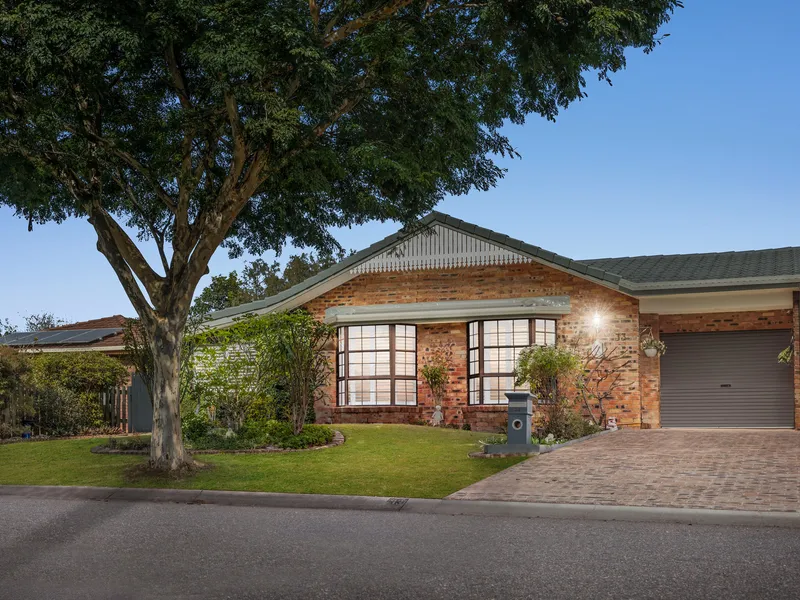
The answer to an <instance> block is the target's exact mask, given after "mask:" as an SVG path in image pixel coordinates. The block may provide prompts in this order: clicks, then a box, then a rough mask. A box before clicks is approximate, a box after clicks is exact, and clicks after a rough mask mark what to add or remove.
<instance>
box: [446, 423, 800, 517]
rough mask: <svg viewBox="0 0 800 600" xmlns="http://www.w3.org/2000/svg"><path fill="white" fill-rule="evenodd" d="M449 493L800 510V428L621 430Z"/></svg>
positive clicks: (522, 499)
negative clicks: (794, 429)
mask: <svg viewBox="0 0 800 600" xmlns="http://www.w3.org/2000/svg"><path fill="white" fill-rule="evenodd" d="M476 460H478V459H476ZM480 460H489V459H480ZM449 497H450V498H453V499H460V500H514V501H519V502H548V503H551V502H552V503H568V504H617V505H626V506H669V507H677V508H721V509H734V510H736V509H738V510H773V511H795V512H798V511H800V432H798V431H790V430H752V429H751V430H739V431H731V430H713V429H712V430H675V429H672V430H668V429H664V430H652V431H619V432H617V433H612V434H609V435H603V436H599V437H597V438H594V439H591V440H589V441H587V442H583V443H580V444H576V445H574V446H570V447H567V448H563V449H561V450H557V451H555V452H553V453H551V454H543V455H541V456H536V457H533V458H531V459H529V460H527V461H525V462H522V463H520V464H518V465H516V466H514V467H511V468H510V469H506V470H505V471H502V472H500V473H498V474H496V475H493V476H491V477H489V478H487V479H484V480H483V481H479V482H478V483H475V484H473V485H471V486H469V487H466V488H464V489H463V490H460V491H458V492H456V493H454V494H452V495H451V496H449Z"/></svg>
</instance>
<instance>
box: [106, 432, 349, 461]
mask: <svg viewBox="0 0 800 600" xmlns="http://www.w3.org/2000/svg"><path fill="white" fill-rule="evenodd" d="M344 441H345V437H344V434H342V432H341V431H338V430H334V432H333V440H332V441H331V442H330V443H328V444H322V445H320V446H309V447H308V448H281V447H279V446H264V447H263V448H233V449H218V448H199V449H192V448H187V451H188V452H189V454H270V453H284V452H306V451H309V450H324V449H325V448H334V447H336V446H341V445H342V444H344ZM91 452H92V453H93V454H122V455H134V456H137V455H138V456H147V455H148V454H150V449H149V446H148V447H147V448H135V449H123V448H109V447H108V445H107V444H102V445H100V446H94V447H93V448H92V449H91Z"/></svg>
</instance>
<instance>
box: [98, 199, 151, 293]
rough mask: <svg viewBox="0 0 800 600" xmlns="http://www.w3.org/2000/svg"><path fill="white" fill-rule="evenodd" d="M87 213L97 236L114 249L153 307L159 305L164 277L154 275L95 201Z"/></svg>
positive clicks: (140, 254)
mask: <svg viewBox="0 0 800 600" xmlns="http://www.w3.org/2000/svg"><path fill="white" fill-rule="evenodd" d="M87 209H88V212H89V223H91V224H92V226H93V227H94V228H95V231H97V233H98V235H99V236H101V237H103V238H104V239H105V240H107V242H108V244H109V246H112V247H113V248H115V249H116V251H117V252H118V254H119V255H120V257H121V258H122V259H123V260H124V261H125V263H127V265H128V267H129V268H130V270H132V271H133V273H135V274H136V277H138V278H139V281H141V282H142V284H143V285H144V287H145V289H146V290H147V293H148V295H149V296H150V299H151V300H152V302H153V304H154V305H158V304H160V301H161V290H162V288H163V285H164V281H165V279H164V277H161V276H160V275H159V274H158V273H156V272H155V271H154V270H153V268H152V267H151V266H150V265H149V263H148V262H147V260H146V259H145V258H144V256H142V253H141V251H140V250H139V248H138V247H137V246H136V244H134V243H133V240H131V238H130V237H129V236H128V234H127V233H125V230H124V229H122V227H120V225H119V223H117V222H116V221H115V220H114V218H113V217H112V216H111V215H110V214H108V211H106V209H105V208H103V207H102V206H101V205H100V203H99V202H98V201H97V200H96V199H92V202H91V204H90V205H89V206H88V207H87Z"/></svg>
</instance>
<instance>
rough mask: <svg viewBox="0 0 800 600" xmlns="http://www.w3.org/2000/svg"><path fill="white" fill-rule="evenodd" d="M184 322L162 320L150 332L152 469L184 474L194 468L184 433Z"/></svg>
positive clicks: (173, 319)
mask: <svg viewBox="0 0 800 600" xmlns="http://www.w3.org/2000/svg"><path fill="white" fill-rule="evenodd" d="M184 321H185V319H184V320H181V319H180V318H168V319H166V318H159V319H158V320H157V322H156V325H155V328H154V329H152V330H151V331H150V344H151V347H152V350H153V362H154V368H153V434H152V441H151V444H150V467H151V468H153V469H159V470H163V471H180V470H183V469H186V468H189V467H191V466H192V465H193V461H192V458H191V456H190V455H189V454H188V453H187V452H186V450H185V448H184V447H183V435H182V433H181V399H180V368H181V359H180V350H181V340H182V338H183V328H184V325H185V323H184Z"/></svg>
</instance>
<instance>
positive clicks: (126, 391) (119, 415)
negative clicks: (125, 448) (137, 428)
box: [100, 387, 130, 431]
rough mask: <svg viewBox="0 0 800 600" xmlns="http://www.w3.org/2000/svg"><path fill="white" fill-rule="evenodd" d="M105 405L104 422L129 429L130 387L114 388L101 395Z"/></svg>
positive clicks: (110, 425)
mask: <svg viewBox="0 0 800 600" xmlns="http://www.w3.org/2000/svg"><path fill="white" fill-rule="evenodd" d="M100 402H101V403H102V405H103V423H105V424H106V425H108V426H109V427H119V428H120V429H122V431H128V414H129V413H130V388H129V387H118V388H112V389H110V390H108V391H107V392H105V393H103V394H102V395H101V396H100Z"/></svg>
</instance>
